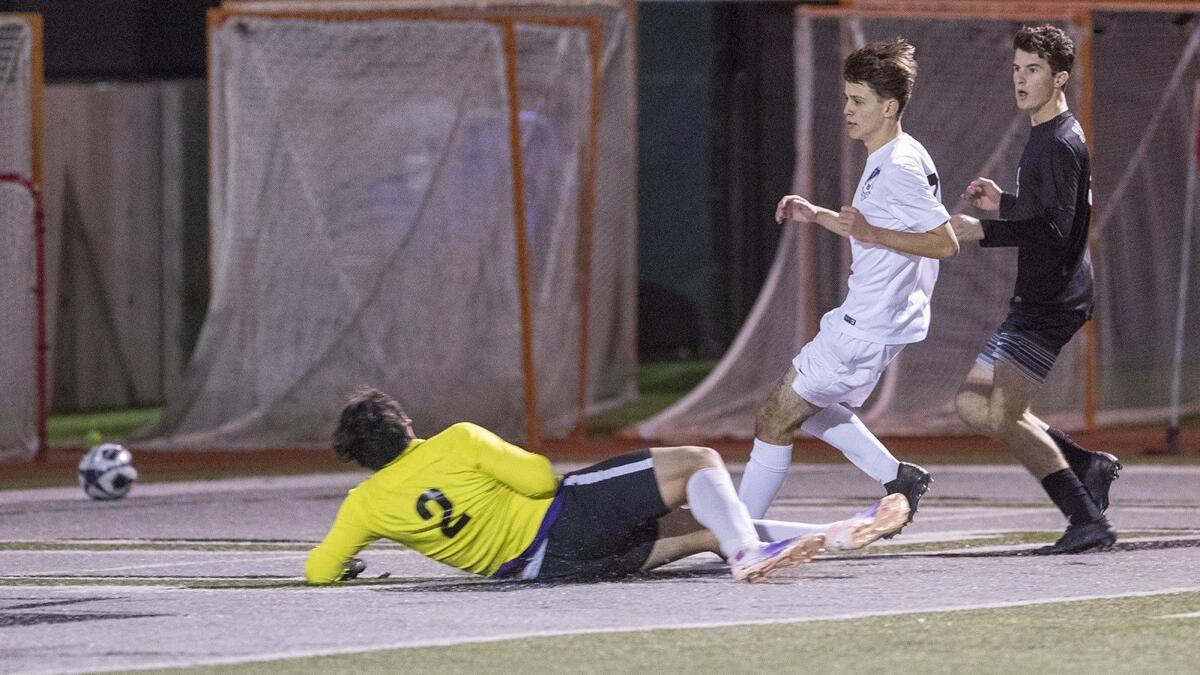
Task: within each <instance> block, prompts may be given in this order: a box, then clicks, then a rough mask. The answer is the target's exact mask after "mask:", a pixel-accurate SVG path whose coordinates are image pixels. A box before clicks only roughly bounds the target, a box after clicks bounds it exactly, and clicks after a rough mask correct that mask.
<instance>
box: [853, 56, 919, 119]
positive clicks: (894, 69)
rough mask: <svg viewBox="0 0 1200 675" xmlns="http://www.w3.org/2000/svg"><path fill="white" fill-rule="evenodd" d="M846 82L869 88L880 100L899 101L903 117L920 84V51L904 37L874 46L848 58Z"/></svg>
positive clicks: (898, 113)
mask: <svg viewBox="0 0 1200 675" xmlns="http://www.w3.org/2000/svg"><path fill="white" fill-rule="evenodd" d="M842 78H843V79H844V80H846V81H847V82H860V83H862V84H865V85H867V86H868V87H870V88H871V91H873V92H875V95H876V96H878V97H880V98H894V99H896V101H898V102H899V103H900V107H899V108H898V109H897V110H896V116H897V117H899V116H900V114H901V113H903V112H904V106H906V105H908V99H910V98H912V91H913V85H914V84H915V83H916V81H917V59H916V49H914V48H913V46H912V45H911V44H909V43H908V41H907V40H905V39H904V38H900V37H897V38H894V39H891V40H886V41H883V42H872V43H871V44H869V45H867V46H866V47H863V48H862V49H859V50H856V51H855V52H854V53H852V54H851V55H850V56H847V57H846V63H845V66H844V67H843V68H842Z"/></svg>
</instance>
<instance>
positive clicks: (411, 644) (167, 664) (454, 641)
mask: <svg viewBox="0 0 1200 675" xmlns="http://www.w3.org/2000/svg"><path fill="white" fill-rule="evenodd" d="M1176 593H1200V586H1189V587H1183V588H1164V589H1160V590H1155V591H1132V592H1128V593H1112V594H1104V595H1080V596H1073V597H1056V598H1042V599H1037V600H1017V601H1012V602H989V603H980V604H976V605H963V606H941V607H924V608H921V609H902V610H889V611H883V612H852V613H846V614H838V615H834V616H823V617H812V618H792V619H759V620H746V621H727V622H726V621H711V622H694V623H668V624H649V625H645V626H638V627H635V628H580V629H571V630H540V631H527V632H517V633H505V634H501V635H490V636H486V637H463V638H449V639H441V640H409V641H400V642H394V643H390V644H383V645H373V646H369V647H367V646H363V647H339V648H336V649H312V650H293V651H282V652H273V653H266V654H256V655H253V656H236V657H226V658H216V659H207V658H202V659H196V660H194V661H184V662H182V663H181V662H179V661H163V662H159V663H147V664H139V665H137V666H129V665H123V666H120V667H114V668H111V669H105V670H98V671H93V672H113V671H131V670H151V669H156V668H181V667H191V666H216V665H232V664H238V663H256V662H265V661H278V660H282V659H301V658H314V657H319V656H339V655H345V654H365V653H370V652H377V651H388V650H393V649H413V648H418V647H453V646H458V645H466V644H488V643H493V642H505V641H508V640H524V639H529V638H544V637H560V636H569V635H602V634H612V633H643V632H646V631H653V630H694V629H706V628H732V627H735V626H777V625H788V624H801V623H816V622H819V621H851V620H854V619H869V618H872V617H877V616H903V615H906V614H930V613H940V612H964V611H970V610H977V609H1004V608H1006V607H1033V606H1037V605H1052V604H1056V603H1067V602H1085V601H1088V600H1113V599H1119V598H1144V597H1152V596H1156V595H1172V594H1176ZM63 672H67V671H63Z"/></svg>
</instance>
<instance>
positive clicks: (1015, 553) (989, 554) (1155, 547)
mask: <svg viewBox="0 0 1200 675" xmlns="http://www.w3.org/2000/svg"><path fill="white" fill-rule="evenodd" d="M1196 547H1200V539H1174V540H1170V541H1141V540H1138V541H1118V542H1117V543H1116V544H1113V547H1112V548H1111V549H1109V550H1108V551H1084V552H1083V554H1089V553H1107V552H1110V551H1111V552H1117V551H1165V550H1169V549H1176V548H1196ZM1039 548H1040V547H1039ZM1076 555H1082V554H1076ZM1032 556H1038V553H1037V548H1021V549H1015V550H1014V549H1008V550H1002V551H928V552H914V553H875V554H872V555H870V556H862V557H857V558H855V559H857V560H886V559H888V558H1024V557H1032ZM1038 557H1041V556H1038Z"/></svg>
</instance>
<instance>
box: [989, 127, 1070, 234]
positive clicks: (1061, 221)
mask: <svg viewBox="0 0 1200 675" xmlns="http://www.w3.org/2000/svg"><path fill="white" fill-rule="evenodd" d="M1039 168H1040V169H1041V183H1040V185H1039V186H1038V188H1039V189H1038V195H1037V197H1038V202H1039V203H1040V204H1041V206H1042V212H1041V213H1038V214H1036V215H1034V216H1031V217H1029V218H1025V219H1022V220H984V221H982V222H981V228H982V230H983V240H982V241H981V242H979V245H980V246H1048V247H1052V248H1053V247H1059V246H1064V245H1066V244H1067V242H1068V241H1069V240H1070V237H1071V228H1072V227H1073V226H1074V224H1075V203H1076V201H1075V200H1076V197H1077V196H1078V192H1079V188H1078V186H1079V179H1080V177H1081V174H1082V172H1083V167H1082V165H1081V164H1080V162H1079V158H1077V157H1076V156H1075V151H1074V150H1073V149H1072V148H1071V146H1069V145H1067V144H1066V143H1062V142H1057V143H1054V144H1053V145H1052V146H1050V148H1049V150H1047V151H1046V152H1045V153H1044V154H1043V155H1042V161H1041V165H1040V166H1039Z"/></svg>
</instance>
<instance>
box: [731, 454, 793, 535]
mask: <svg viewBox="0 0 1200 675" xmlns="http://www.w3.org/2000/svg"><path fill="white" fill-rule="evenodd" d="M791 465H792V446H790V445H771V444H770V443H767V442H765V441H761V440H759V439H757V438H756V439H754V449H753V450H751V451H750V461H749V462H746V471H745V473H743V474H742V485H741V489H740V490H738V499H741V500H742V503H743V504H745V505H746V509H747V510H748V511H749V512H750V517H751V518H762V517H763V516H764V515H766V513H767V507H769V506H770V505H771V502H772V501H773V500H774V499H775V495H776V494H778V493H779V488H780V487H781V486H782V485H783V479H784V477H786V476H787V471H788V467H789V466H791Z"/></svg>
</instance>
